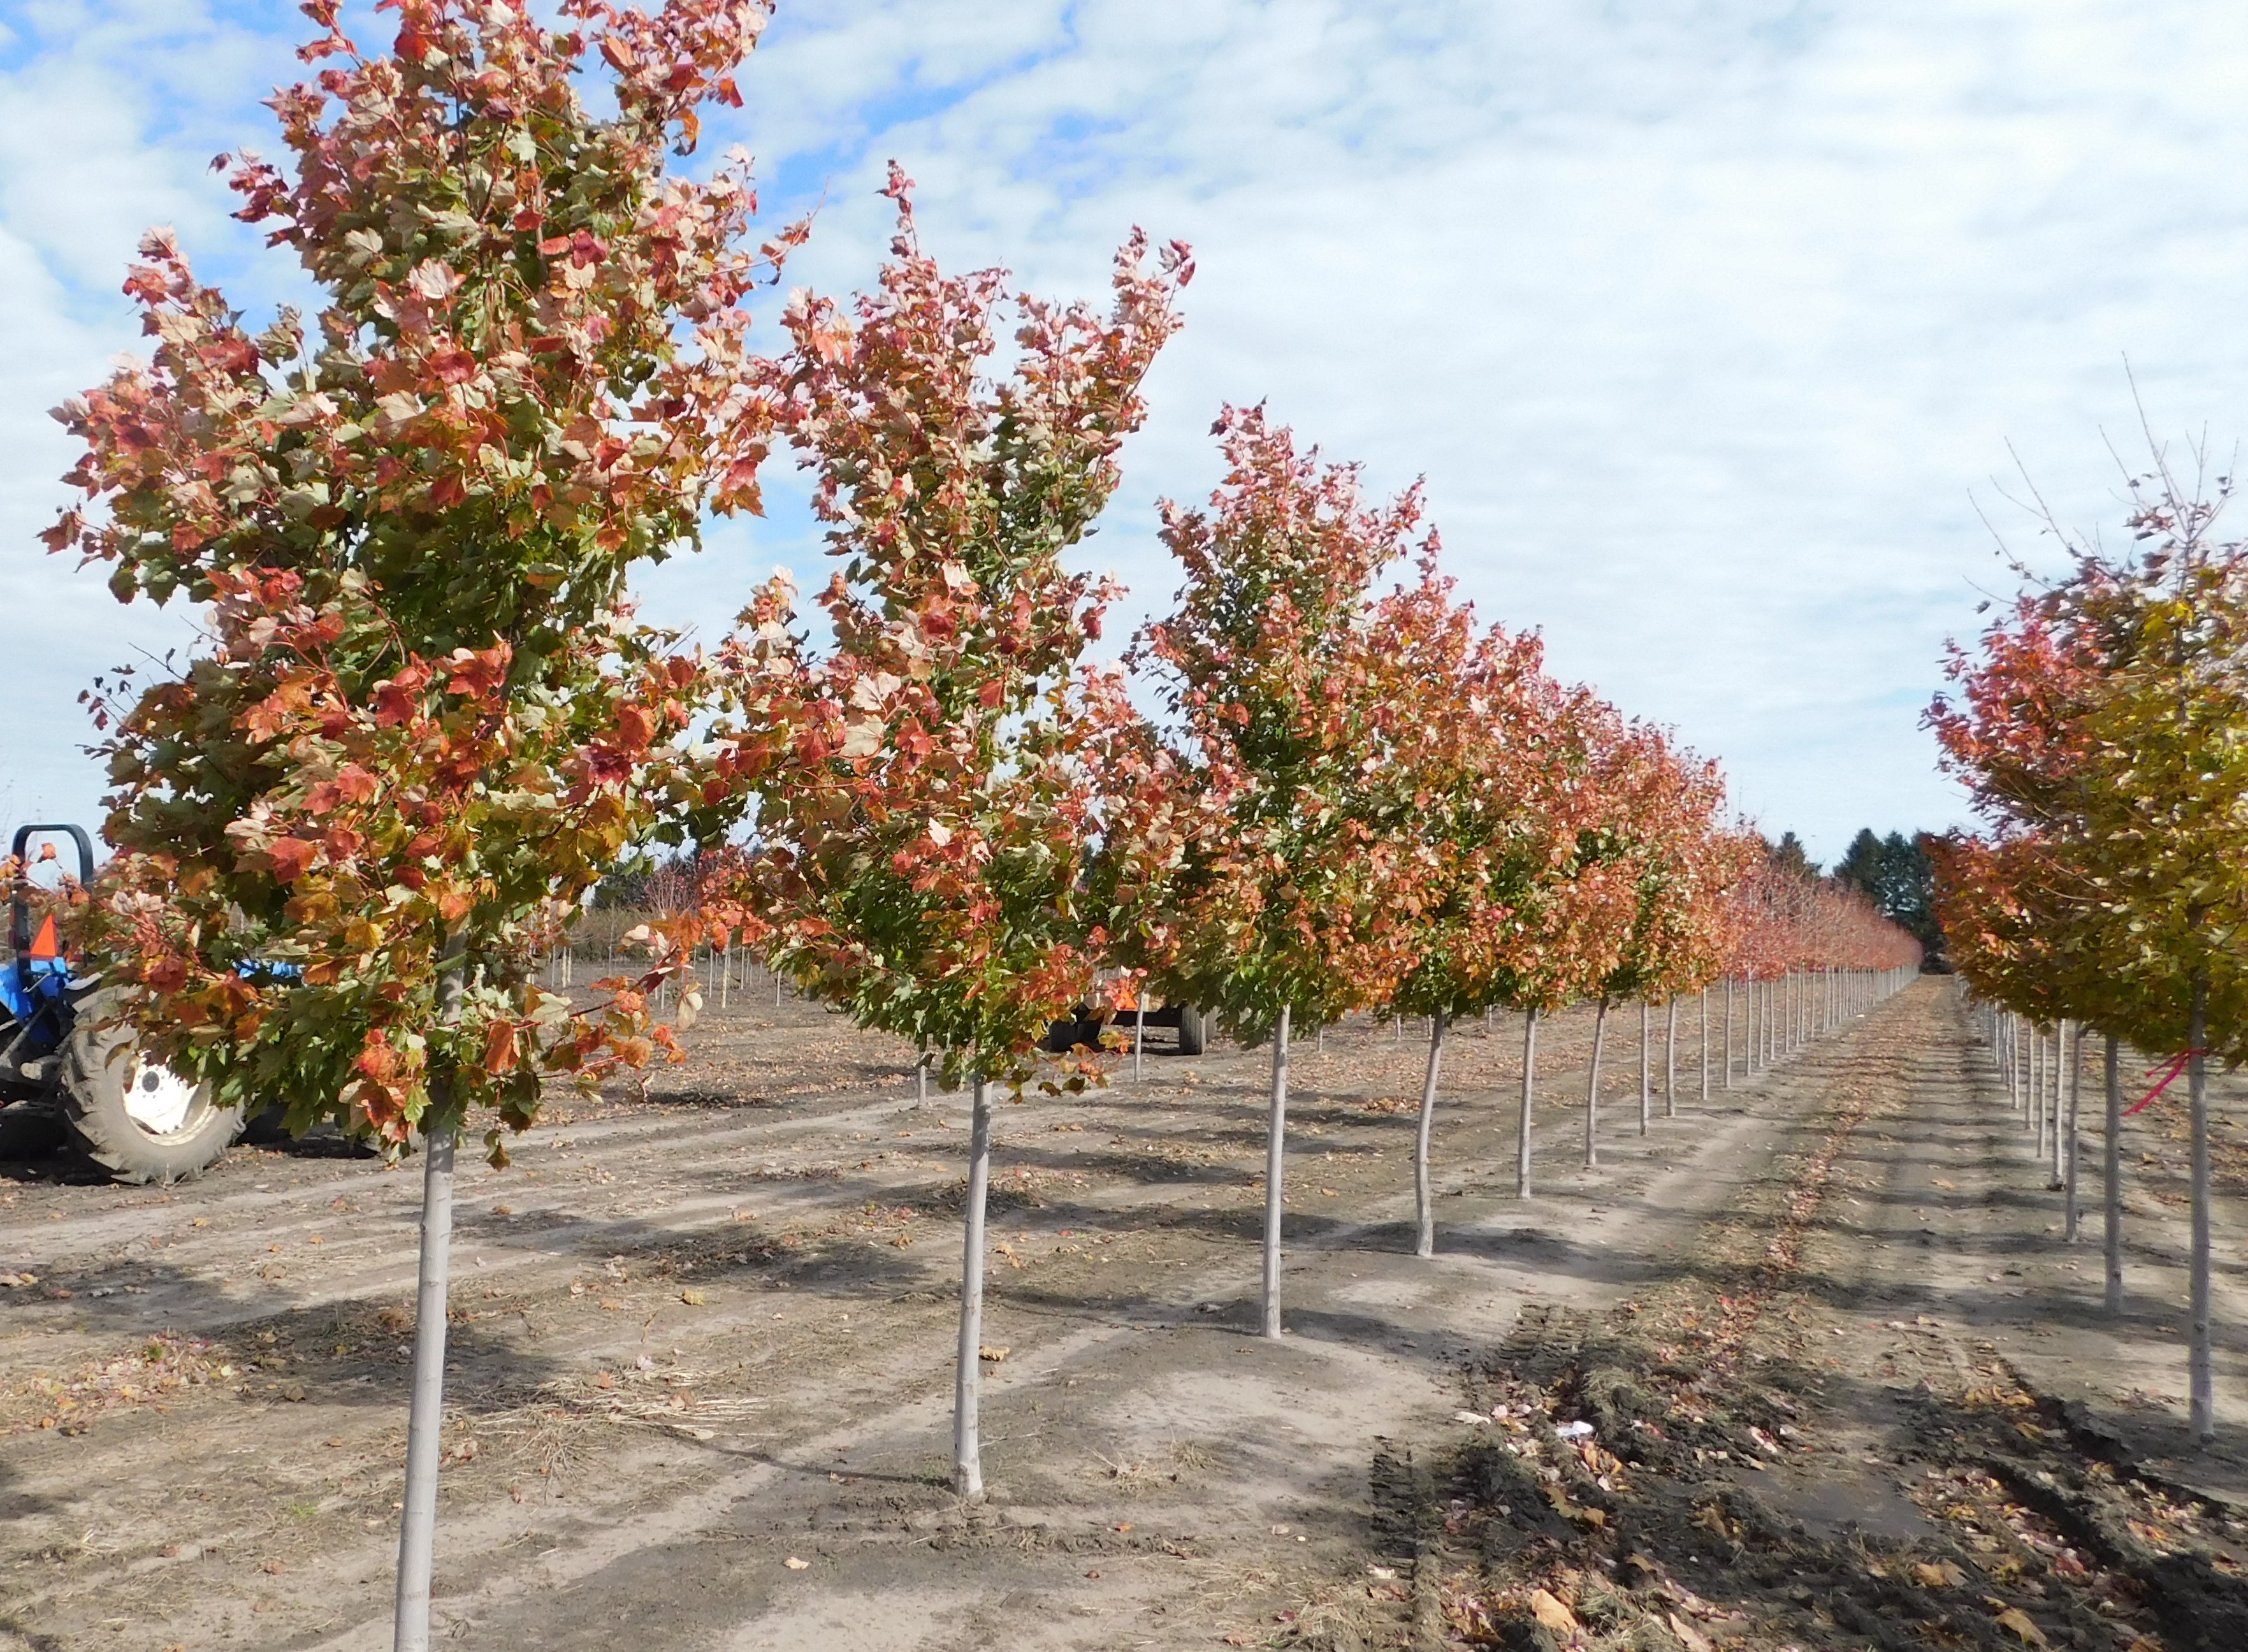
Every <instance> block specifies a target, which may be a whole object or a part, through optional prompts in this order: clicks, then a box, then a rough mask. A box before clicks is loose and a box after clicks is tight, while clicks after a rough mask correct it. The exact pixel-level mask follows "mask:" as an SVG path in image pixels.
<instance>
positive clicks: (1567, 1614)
mask: <svg viewBox="0 0 2248 1652" xmlns="http://www.w3.org/2000/svg"><path fill="white" fill-rule="evenodd" d="M1530 1615H1531V1616H1532V1617H1533V1618H1536V1619H1537V1620H1538V1621H1539V1622H1540V1623H1542V1624H1544V1625H1545V1626H1546V1628H1549V1629H1551V1630H1552V1631H1553V1633H1554V1634H1556V1635H1574V1634H1575V1633H1576V1632H1577V1614H1575V1613H1574V1612H1572V1611H1571V1610H1569V1608H1568V1607H1566V1606H1563V1605H1562V1604H1561V1603H1560V1601H1557V1600H1555V1599H1554V1598H1553V1597H1552V1595H1551V1594H1547V1593H1546V1591H1545V1590H1543V1589H1532V1590H1531V1591H1530Z"/></svg>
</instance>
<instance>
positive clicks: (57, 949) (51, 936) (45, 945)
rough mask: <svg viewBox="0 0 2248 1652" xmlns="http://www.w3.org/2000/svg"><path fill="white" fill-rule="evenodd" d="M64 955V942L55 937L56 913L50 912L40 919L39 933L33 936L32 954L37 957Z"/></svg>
mask: <svg viewBox="0 0 2248 1652" xmlns="http://www.w3.org/2000/svg"><path fill="white" fill-rule="evenodd" d="M62 955H63V949H62V943H60V942H59V941H58V940H56V939H55V915H54V914H53V913H51V912H50V913H48V914H47V915H46V916H45V918H44V919H42V920H40V922H39V932H38V934H37V935H35V936H32V937H31V956H33V957H35V958H58V957H60V956H62Z"/></svg>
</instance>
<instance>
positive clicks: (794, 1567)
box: [781, 1555, 812, 1572]
mask: <svg viewBox="0 0 2248 1652" xmlns="http://www.w3.org/2000/svg"><path fill="white" fill-rule="evenodd" d="M781 1564H782V1565H783V1566H786V1567H787V1568H788V1569H789V1570H790V1571H792V1572H801V1571H803V1570H804V1569H805V1567H807V1566H810V1565H811V1564H812V1562H811V1561H809V1560H799V1559H797V1558H796V1557H795V1556H794V1555H790V1556H789V1557H788V1559H785V1560H783V1561H782V1562H781Z"/></svg>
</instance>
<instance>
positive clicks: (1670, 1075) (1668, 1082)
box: [1662, 998, 1678, 1119]
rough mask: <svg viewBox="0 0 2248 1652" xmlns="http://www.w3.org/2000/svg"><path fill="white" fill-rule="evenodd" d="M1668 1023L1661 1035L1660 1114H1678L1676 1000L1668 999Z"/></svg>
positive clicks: (1674, 1115) (1668, 1116)
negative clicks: (1666, 1028)
mask: <svg viewBox="0 0 2248 1652" xmlns="http://www.w3.org/2000/svg"><path fill="white" fill-rule="evenodd" d="M1669 1006H1670V1025H1669V1030H1668V1031H1666V1032H1664V1033H1663V1035H1662V1116H1663V1117H1664V1118H1666V1119H1675V1118H1676V1117H1677V1116H1678V1000H1677V999H1676V998H1672V999H1671V1000H1670V1001H1669Z"/></svg>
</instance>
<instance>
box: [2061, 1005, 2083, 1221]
mask: <svg viewBox="0 0 2248 1652" xmlns="http://www.w3.org/2000/svg"><path fill="white" fill-rule="evenodd" d="M2060 1031H2061V1036H2062V1037H2063V1038H2066V1037H2067V1035H2068V1023H2067V1022H2066V1021H2064V1022H2062V1023H2061V1024H2060ZM2083 1090H2084V1024H2083V1023H2082V1022H2078V1023H2077V1024H2076V1038H2075V1039H2074V1041H2073V1043H2071V1044H2070V1045H2069V1046H2068V1125H2067V1132H2068V1153H2067V1156H2066V1159H2065V1161H2064V1162H2063V1163H2062V1165H2061V1186H2062V1187H2063V1188H2064V1189H2066V1192H2065V1193H2064V1194H2063V1195H2062V1196H2061V1203H2062V1205H2063V1207H2064V1208H2063V1210H2062V1211H2061V1237H2062V1238H2064V1239H2066V1241H2067V1242H2068V1243H2069V1244H2075V1243H2076V1237H2077V1227H2078V1215H2079V1213H2078V1210H2077V1203H2076V1180H2077V1177H2076V1162H2077V1159H2078V1158H2079V1156H2080V1154H2079V1152H2078V1148H2079V1134H2078V1123H2077V1116H2078V1107H2079V1103H2080V1101H2081V1100H2082V1096H2083Z"/></svg>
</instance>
